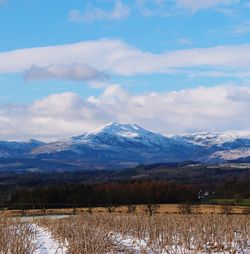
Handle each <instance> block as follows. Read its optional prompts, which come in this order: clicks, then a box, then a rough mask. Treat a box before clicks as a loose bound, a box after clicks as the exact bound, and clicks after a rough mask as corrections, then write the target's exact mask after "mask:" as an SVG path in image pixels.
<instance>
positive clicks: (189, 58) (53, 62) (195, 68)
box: [0, 39, 250, 79]
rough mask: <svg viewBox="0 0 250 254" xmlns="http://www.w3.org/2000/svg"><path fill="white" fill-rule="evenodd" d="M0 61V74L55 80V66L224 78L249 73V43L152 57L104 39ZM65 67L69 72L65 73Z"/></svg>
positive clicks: (19, 52)
mask: <svg viewBox="0 0 250 254" xmlns="http://www.w3.org/2000/svg"><path fill="white" fill-rule="evenodd" d="M0 60H1V61H0V74H4V73H18V72H26V73H27V72H28V73H32V67H33V66H36V68H38V70H39V71H40V72H41V70H44V74H45V73H47V76H49V77H50V78H51V76H52V74H53V73H54V74H53V76H55V77H56V76H58V77H59V76H60V75H59V74H58V72H60V71H59V66H61V67H60V68H61V69H64V71H62V72H64V73H69V72H70V70H72V68H73V69H74V68H75V67H77V69H79V68H78V67H79V66H80V68H81V66H82V67H83V68H86V67H84V66H91V68H93V69H95V70H96V72H100V73H101V72H107V73H111V74H115V75H123V76H133V75H138V74H152V73H166V74H171V73H174V74H175V73H184V74H188V73H194V72H201V71H203V70H205V72H204V74H206V73H207V74H209V73H210V71H215V70H216V71H217V72H218V73H221V75H222V76H223V75H226V76H227V75H228V74H232V73H235V74H236V73H238V72H241V73H243V72H244V73H245V74H247V73H249V72H248V70H249V68H250V44H242V45H235V46H218V47H211V48H193V49H186V50H173V51H167V52H162V53H160V54H154V53H151V52H147V51H142V50H140V49H138V48H135V47H133V46H131V45H128V44H126V43H124V42H123V41H121V40H117V39H105V40H96V41H85V42H80V43H75V44H68V45H59V46H49V47H40V48H28V49H19V50H14V51H9V52H2V53H0ZM72 63H74V65H73V67H72ZM48 66H52V67H53V68H52V67H48ZM62 66H63V68H62ZM66 67H68V68H69V69H70V70H69V71H67V70H66ZM49 69H50V70H49ZM52 69H53V70H52ZM55 69H57V70H55ZM33 71H34V70H33ZM83 72H84V71H83ZM223 73H224V74H223ZM73 75H74V76H73ZM83 75H84V74H83ZM247 75H248V74H247ZM31 76H32V75H31ZM35 76H36V75H35ZM38 76H39V75H38ZM45 76H46V75H44V77H45ZM66 76H67V77H68V76H69V75H68V74H67V75H66V74H65V76H64V77H65V78H66ZM248 77H249V76H248ZM71 79H79V72H78V71H73V72H72V75H71Z"/></svg>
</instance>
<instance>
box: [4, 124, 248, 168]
mask: <svg viewBox="0 0 250 254" xmlns="http://www.w3.org/2000/svg"><path fill="white" fill-rule="evenodd" d="M249 156H250V131H232V132H222V133H219V132H201V133H194V134H182V135H168V136H164V135H161V134H158V133H154V132H151V131H148V130H146V129H144V128H142V127H140V126H139V125H136V124H119V123H115V122H112V123H109V124H107V125H104V126H102V127H101V128H99V129H97V130H95V131H91V132H85V133H83V134H81V135H78V136H73V137H70V138H64V139H61V140H59V141H55V142H49V143H45V142H40V141H37V140H30V141H28V142H8V141H0V158H5V157H6V158H11V157H13V158H16V157H22V158H39V159H47V160H48V159H50V160H59V161H60V160H61V161H64V160H70V161H81V162H84V163H87V164H88V165H90V166H91V165H98V164H99V165H108V166H112V165H116V167H119V166H120V167H123V165H126V166H127V165H135V164H141V163H143V164H150V163H161V162H181V161H190V160H191V161H201V162H208V163H210V162H226V161H230V160H238V159H246V158H248V157H249Z"/></svg>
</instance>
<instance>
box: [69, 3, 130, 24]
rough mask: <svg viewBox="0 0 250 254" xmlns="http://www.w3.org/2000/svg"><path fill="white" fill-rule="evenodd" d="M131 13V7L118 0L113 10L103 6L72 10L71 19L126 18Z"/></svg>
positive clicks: (74, 20)
mask: <svg viewBox="0 0 250 254" xmlns="http://www.w3.org/2000/svg"><path fill="white" fill-rule="evenodd" d="M129 13H130V8H129V7H128V6H127V5H124V4H123V2H122V1H121V0H116V1H115V5H114V8H113V9H112V10H104V9H101V8H88V9H87V10H84V11H80V10H71V11H70V14H69V19H70V21H72V22H93V21H101V20H119V19H124V18H125V17H127V16H128V15H129Z"/></svg>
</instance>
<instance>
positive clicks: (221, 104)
mask: <svg viewBox="0 0 250 254" xmlns="http://www.w3.org/2000/svg"><path fill="white" fill-rule="evenodd" d="M249 108H250V88H249V87H238V86H237V87H236V86H217V87H211V88H205V87H199V88H194V89H185V90H181V91H172V92H165V93H143V94H132V93H129V92H128V91H126V90H124V89H123V88H121V87H120V86H118V85H112V86H109V87H107V88H106V89H105V90H104V91H103V93H102V94H101V95H100V96H96V97H89V98H87V99H83V98H82V97H80V96H79V95H77V94H75V93H61V94H53V95H50V96H48V97H45V98H43V99H40V100H36V101H35V102H34V103H32V104H31V105H26V106H24V105H1V106H0V140H2V139H27V138H39V139H44V140H49V139H57V138H61V137H65V136H71V135H76V134H80V133H83V132H85V131H88V130H93V129H95V128H97V127H99V126H100V125H102V124H105V123H107V122H110V121H118V122H121V123H137V124H140V125H142V126H144V127H145V128H148V129H151V130H153V131H157V132H160V133H163V134H169V133H180V132H190V131H224V130H230V129H233V130H244V129H248V128H249V125H250V115H249ZM180 119H181V121H180Z"/></svg>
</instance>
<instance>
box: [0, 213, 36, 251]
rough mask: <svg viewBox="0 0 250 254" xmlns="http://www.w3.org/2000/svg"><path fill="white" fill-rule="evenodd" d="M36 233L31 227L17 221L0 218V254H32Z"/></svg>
mask: <svg viewBox="0 0 250 254" xmlns="http://www.w3.org/2000/svg"><path fill="white" fill-rule="evenodd" d="M35 237H36V232H35V230H34V228H33V227H32V225H30V224H28V223H23V222H21V221H20V220H19V219H14V218H6V217H0V253H1V254H14V253H16V254H32V253H34V251H35V248H36V246H35V244H34V239H35Z"/></svg>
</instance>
